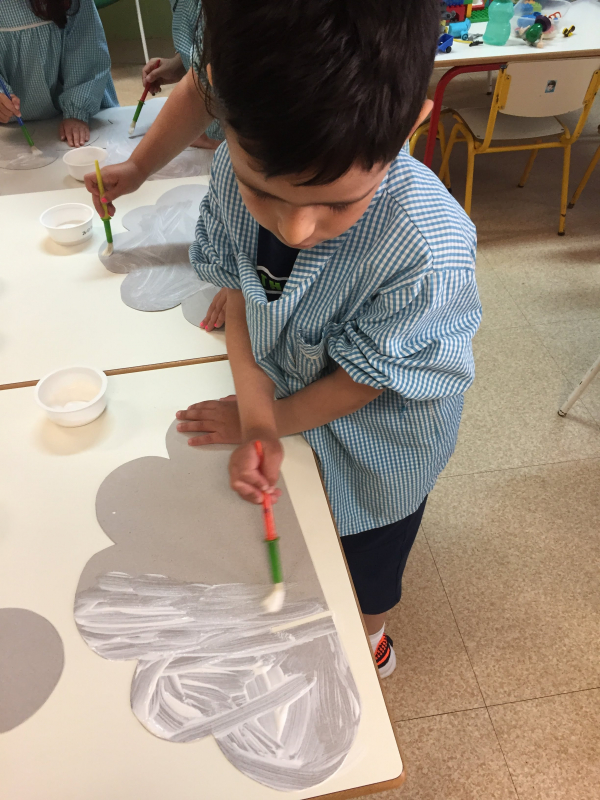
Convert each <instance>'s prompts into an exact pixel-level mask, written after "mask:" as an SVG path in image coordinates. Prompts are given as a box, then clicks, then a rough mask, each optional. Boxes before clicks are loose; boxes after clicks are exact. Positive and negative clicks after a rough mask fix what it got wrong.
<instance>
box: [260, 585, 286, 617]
mask: <svg viewBox="0 0 600 800" xmlns="http://www.w3.org/2000/svg"><path fill="white" fill-rule="evenodd" d="M284 600H285V584H283V583H276V584H275V586H273V591H272V592H271V594H270V595H268V596H267V597H265V599H264V600H263V601H262V603H261V605H262V607H263V608H264V610H265V611H266V612H267V613H268V614H276V613H277V612H278V611H281V609H282V608H283V602H284Z"/></svg>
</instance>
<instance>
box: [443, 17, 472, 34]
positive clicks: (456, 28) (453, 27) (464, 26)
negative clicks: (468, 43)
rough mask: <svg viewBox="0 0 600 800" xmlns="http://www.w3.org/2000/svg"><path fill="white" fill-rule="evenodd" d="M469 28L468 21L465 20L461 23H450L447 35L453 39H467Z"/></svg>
mask: <svg viewBox="0 0 600 800" xmlns="http://www.w3.org/2000/svg"><path fill="white" fill-rule="evenodd" d="M470 27H471V20H470V19H465V20H463V21H462V22H451V23H450V24H449V25H448V33H449V34H450V36H453V37H454V38H455V39H467V38H468V36H469V29H470Z"/></svg>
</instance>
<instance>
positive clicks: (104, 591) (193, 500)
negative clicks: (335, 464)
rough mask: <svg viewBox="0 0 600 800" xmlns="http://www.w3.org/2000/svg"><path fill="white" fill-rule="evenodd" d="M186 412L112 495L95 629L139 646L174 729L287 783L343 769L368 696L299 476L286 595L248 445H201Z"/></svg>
mask: <svg viewBox="0 0 600 800" xmlns="http://www.w3.org/2000/svg"><path fill="white" fill-rule="evenodd" d="M175 426H176V423H173V425H171V427H170V428H169V430H168V432H167V437H166V444H167V450H168V454H169V458H160V457H154V456H149V457H145V458H139V459H136V460H135V461H131V462H129V463H127V464H124V465H122V466H121V467H119V468H118V469H116V470H114V472H112V473H111V474H110V475H109V476H108V477H107V478H106V479H105V480H104V482H103V483H102V485H101V486H100V489H99V490H98V495H97V499H96V514H97V518H98V521H99V523H100V525H101V526H102V528H103V530H104V531H105V533H106V534H107V535H108V536H109V537H110V539H111V540H112V541H113V542H114V544H113V545H112V546H110V547H107V548H106V549H105V550H103V551H101V552H100V553H97V554H96V555H95V556H93V557H92V558H91V559H90V561H89V562H88V564H87V565H86V567H85V569H84V571H83V573H82V576H81V579H80V581H79V586H78V589H77V595H76V598H75V621H76V623H77V626H78V628H79V632H80V633H81V635H82V637H83V638H84V640H85V641H86V642H87V644H88V645H89V646H90V647H91V648H92V649H93V650H94V651H95V652H96V653H98V654H99V655H101V656H102V657H104V658H108V659H112V660H137V662H138V663H137V667H136V671H135V674H134V677H133V681H132V687H131V706H132V710H133V712H134V714H135V715H136V717H137V718H138V719H139V721H140V722H141V723H142V725H144V727H146V728H147V729H148V730H149V731H150V732H151V733H153V734H154V735H156V736H159V737H160V738H163V739H166V740H168V741H171V742H189V741H194V740H196V739H201V738H203V737H205V736H208V735H212V736H214V738H215V740H216V742H217V744H218V745H219V747H220V749H221V751H222V752H223V753H224V755H225V756H226V757H227V758H228V759H229V761H230V762H231V763H232V764H233V765H234V766H236V767H237V768H238V769H239V770H240V771H241V772H243V773H245V774H246V775H247V776H249V777H251V778H253V779H254V780H256V781H259V782H260V783H263V784H265V785H267V786H270V787H272V788H275V789H279V790H282V791H295V790H301V789H306V788H308V787H310V786H314V785H315V784H317V783H321V782H322V781H324V780H325V779H326V778H328V777H330V776H331V775H332V774H334V772H336V771H337V769H339V767H340V766H341V764H342V763H343V761H344V759H345V758H346V756H347V754H348V752H349V750H350V748H351V747H352V743H353V742H354V739H355V737H356V732H357V729H358V724H359V721H360V700H359V695H358V690H357V688H356V684H355V682H354V679H353V677H352V673H351V672H350V668H349V665H348V662H347V660H346V657H345V654H344V651H343V649H342V646H341V643H340V640H339V637H338V634H337V631H336V628H335V625H334V621H333V617H332V615H331V613H330V612H329V610H328V608H327V604H326V601H325V598H324V596H323V592H322V589H321V586H320V583H319V580H318V577H317V574H316V572H315V569H314V565H313V563H312V560H311V558H310V555H309V553H308V549H307V547H306V543H305V540H304V537H303V536H302V532H301V530H300V527H299V523H298V520H297V518H296V515H295V512H294V509H293V506H292V504H291V500H290V498H289V495H288V493H287V490H286V487H285V484H284V483H283V481H282V482H281V489H282V492H283V494H282V497H281V498H280V500H279V502H278V503H277V506H276V520H277V528H278V533H279V535H280V544H281V558H282V564H283V570H284V577H285V581H286V587H287V590H288V592H287V597H286V603H285V604H284V607H283V609H282V610H281V611H280V612H278V613H276V614H267V613H266V612H265V611H264V609H263V607H262V605H261V601H262V599H263V598H264V597H265V595H266V594H268V592H269V591H270V576H269V565H268V558H267V553H266V548H265V545H264V542H263V529H262V518H261V510H260V508H259V507H257V506H252V505H250V504H248V503H245V502H244V501H243V500H241V499H240V498H239V497H238V496H237V495H235V494H234V493H233V492H232V491H231V490H230V488H229V485H228V473H227V463H228V459H229V455H230V453H231V450H232V448H231V447H229V446H225V445H211V446H207V447H206V448H191V447H189V446H188V444H187V437H186V436H185V435H184V434H180V433H178V432H177V430H176V427H175Z"/></svg>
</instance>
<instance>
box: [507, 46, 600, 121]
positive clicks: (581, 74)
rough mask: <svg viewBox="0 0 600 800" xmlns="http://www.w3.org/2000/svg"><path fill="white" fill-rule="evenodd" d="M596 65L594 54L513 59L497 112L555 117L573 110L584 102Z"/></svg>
mask: <svg viewBox="0 0 600 800" xmlns="http://www.w3.org/2000/svg"><path fill="white" fill-rule="evenodd" d="M599 35H600V34H599ZM597 69H600V58H597V57H596V58H564V59H560V60H557V61H543V60H539V61H527V62H523V61H521V62H514V61H513V62H512V63H510V64H509V65H508V67H507V68H506V74H507V75H510V88H509V90H508V96H507V98H506V102H505V104H504V108H502V109H500V112H501V113H502V114H510V115H511V116H514V117H554V116H556V115H557V114H567V113H568V112H569V111H576V110H577V109H578V108H581V107H582V106H583V99H584V97H585V93H586V92H587V89H588V86H589V85H590V81H591V79H592V75H593V74H594V72H595V71H596V70H597Z"/></svg>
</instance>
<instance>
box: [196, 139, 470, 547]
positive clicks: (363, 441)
mask: <svg viewBox="0 0 600 800" xmlns="http://www.w3.org/2000/svg"><path fill="white" fill-rule="evenodd" d="M257 241H258V223H257V222H256V221H255V220H254V219H253V217H252V216H251V215H250V213H249V212H248V211H247V209H246V207H245V206H244V203H243V202H242V199H241V197H240V194H239V192H238V188H237V183H236V180H235V176H234V174H233V171H232V168H231V162H230V159H229V151H228V149H227V145H226V144H223V145H221V147H219V149H218V150H217V152H216V155H215V159H214V161H213V166H212V173H211V181H210V187H209V191H208V193H207V195H206V196H205V198H204V200H203V201H202V204H201V206H200V218H199V220H198V224H197V227H196V241H195V242H194V244H192V246H191V248H190V260H191V262H192V264H193V266H194V267H195V269H196V271H197V273H198V274H199V275H200V277H201V278H203V279H205V280H207V281H210V282H211V283H214V284H217V285H219V286H227V287H231V288H236V289H239V288H241V289H242V291H243V293H244V297H245V300H246V317H247V321H248V328H249V332H250V339H251V342H252V350H253V353H254V357H255V359H256V361H257V363H258V364H259V365H260V366H261V367H262V368H263V369H264V371H265V372H266V373H267V374H268V375H269V376H270V377H271V379H272V380H273V381H274V383H275V385H276V396H277V397H278V398H281V397H286V396H288V395H290V394H293V393H294V392H297V391H299V390H300V389H302V388H303V387H305V386H308V385H309V384H310V383H312V382H313V381H316V380H318V379H319V378H320V377H322V376H323V375H325V374H327V373H328V372H331V371H332V370H334V369H335V368H336V365H339V366H341V367H343V368H344V369H345V370H346V371H347V372H348V374H349V375H350V376H351V377H352V379H353V380H354V381H356V382H358V383H365V384H367V385H369V386H373V387H375V388H377V389H383V390H384V391H383V393H382V394H381V395H379V396H378V397H377V398H376V399H375V400H373V401H372V402H371V403H369V404H368V405H366V406H365V407H364V408H362V409H360V410H359V411H356V412H354V413H353V414H349V415H348V416H346V417H342V418H341V419H337V420H334V421H333V422H330V423H329V424H328V425H323V426H322V427H319V428H315V429H313V430H310V431H306V432H305V433H304V437H305V439H306V440H307V441H308V442H309V443H310V445H311V446H312V447H313V449H314V450H315V452H316V453H317V455H318V456H319V458H320V460H321V466H322V470H323V478H324V481H325V487H326V489H327V493H328V495H329V498H330V501H331V505H332V509H333V513H334V517H335V520H336V523H337V526H338V530H339V532H340V534H341V535H342V536H344V535H347V534H352V533H358V532H360V531H365V530H370V529H372V528H376V527H379V526H381V525H387V524H390V523H392V522H395V521H397V520H400V519H403V518H404V517H406V516H407V515H408V514H411V513H412V512H413V511H415V510H416V509H417V508H418V507H419V505H420V504H421V502H422V501H423V499H424V497H425V495H426V494H427V493H428V492H429V491H430V490H431V489H432V488H433V485H434V484H435V481H436V478H437V476H438V475H439V473H440V472H441V470H442V469H443V468H444V466H445V464H446V463H447V461H448V459H449V458H450V455H451V454H452V451H453V449H454V446H455V442H456V436H457V432H458V426H459V422H460V416H461V411H462V406H463V393H464V392H465V390H466V389H467V388H468V387H469V386H470V384H471V383H472V381H473V377H474V366H473V355H472V351H471V338H472V337H473V335H474V333H475V331H476V330H477V327H478V325H479V322H480V319H481V304H480V302H479V296H478V294H477V287H476V284H475V248H476V236H475V228H474V226H473V224H472V223H471V221H470V220H469V218H468V217H467V216H466V214H465V213H464V211H463V210H462V208H461V207H460V206H459V205H458V203H456V201H455V200H454V199H453V198H452V196H451V195H450V194H449V193H448V191H447V190H446V189H445V188H444V186H443V185H442V184H441V183H440V181H439V180H438V179H437V177H436V176H435V175H434V174H433V173H432V172H431V171H430V170H429V169H428V168H427V167H425V166H423V164H421V163H420V162H418V161H416V160H415V159H413V158H411V157H410V156H409V155H407V154H406V153H405V152H401V153H400V155H399V156H398V157H397V158H396V160H395V161H394V162H393V163H392V165H391V167H390V170H389V172H388V174H387V176H386V177H385V178H384V180H383V182H382V183H381V186H380V187H379V189H378V190H377V193H376V195H375V196H374V198H373V199H372V201H371V203H370V205H369V208H368V209H367V211H366V212H365V213H364V214H363V216H362V217H361V219H360V220H359V221H358V222H357V223H356V224H355V225H353V227H352V228H350V230H348V231H346V232H345V233H344V234H342V235H341V236H338V237H337V238H335V239H331V240H329V241H326V242H323V243H322V244H319V245H317V246H316V247H313V248H311V249H310V250H301V251H300V253H299V255H298V258H297V259H296V263H295V264H294V268H293V270H292V273H291V275H290V278H289V279H288V281H287V283H286V286H285V289H284V292H283V294H282V295H281V297H280V298H279V299H278V300H275V301H273V302H271V303H267V298H266V295H265V291H264V289H263V287H262V285H261V282H260V280H259V278H258V274H257V272H256V250H257Z"/></svg>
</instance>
